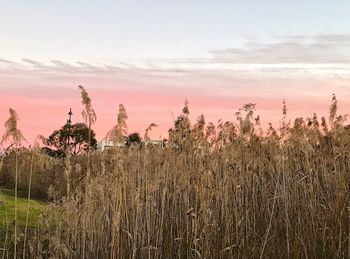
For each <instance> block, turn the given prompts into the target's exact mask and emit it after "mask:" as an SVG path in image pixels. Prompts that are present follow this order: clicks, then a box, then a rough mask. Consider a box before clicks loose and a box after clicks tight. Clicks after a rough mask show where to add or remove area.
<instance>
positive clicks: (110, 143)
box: [97, 139, 165, 152]
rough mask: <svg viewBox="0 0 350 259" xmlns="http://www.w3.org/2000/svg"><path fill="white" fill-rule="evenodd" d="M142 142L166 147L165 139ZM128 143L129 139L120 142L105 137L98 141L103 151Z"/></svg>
mask: <svg viewBox="0 0 350 259" xmlns="http://www.w3.org/2000/svg"><path fill="white" fill-rule="evenodd" d="M142 144H143V145H154V146H161V147H164V146H165V141H164V140H162V139H151V140H148V141H143V142H142ZM126 145H127V139H125V141H124V142H118V143H115V142H114V141H113V140H106V139H104V140H102V141H100V142H98V143H97V150H99V151H101V152H102V151H104V150H106V149H109V148H113V147H125V146H126Z"/></svg>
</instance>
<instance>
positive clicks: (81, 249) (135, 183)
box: [3, 96, 350, 258]
mask: <svg viewBox="0 0 350 259" xmlns="http://www.w3.org/2000/svg"><path fill="white" fill-rule="evenodd" d="M189 112H190V111H189V107H188V102H185V107H184V109H183V112H182V114H181V115H180V116H179V117H178V119H177V120H176V121H175V123H174V126H173V128H172V130H171V132H170V141H169V144H168V145H167V146H166V147H160V146H152V145H147V146H144V147H142V148H140V147H139V146H131V147H120V148H116V149H110V150H106V151H104V152H102V153H91V154H86V155H81V156H72V157H71V158H70V160H69V162H67V161H66V162H65V161H64V159H60V160H58V159H52V160H47V161H48V164H50V163H58V162H57V161H59V163H61V164H62V166H58V167H55V170H53V172H55V174H57V175H59V174H61V175H62V178H58V179H60V180H61V181H62V182H61V183H64V182H65V178H64V177H65V176H64V173H65V170H67V164H66V165H64V163H68V164H69V166H68V170H69V177H70V180H69V183H70V191H68V190H67V189H66V188H61V189H59V188H58V189H57V192H58V198H57V203H55V204H53V205H52V206H53V209H52V210H51V212H50V213H47V214H45V215H43V217H41V219H40V221H39V224H38V228H37V229H36V230H35V231H34V232H33V233H31V235H29V236H28V238H27V244H28V247H29V249H27V250H26V251H25V253H26V256H28V257H53V258H345V257H348V255H349V253H350V219H349V215H350V213H349V211H350V209H349V208H350V206H349V202H350V174H349V172H350V162H349V161H350V153H349V147H350V127H349V126H347V125H346V124H345V116H343V115H338V114H337V101H336V98H335V96H333V99H332V104H331V106H330V116H329V119H328V120H326V119H325V118H324V117H323V118H321V119H318V117H317V116H316V115H314V116H313V117H311V118H296V119H295V120H294V122H293V123H291V121H290V119H289V118H288V115H287V106H286V104H285V103H283V108H282V119H281V123H280V126H279V127H278V128H274V127H273V126H272V125H270V127H269V128H268V129H267V130H266V131H263V130H262V129H261V126H260V118H259V117H258V116H256V115H255V106H254V104H247V105H245V106H243V107H242V109H241V110H239V111H238V112H237V114H236V116H235V117H236V120H235V121H227V122H224V121H221V120H220V121H219V122H218V124H217V125H215V124H214V123H211V122H209V123H206V122H205V119H204V116H200V117H199V118H198V119H197V121H196V122H195V123H194V124H193V125H192V123H191V121H190V120H189ZM24 155H25V152H24V153H23V154H21V156H20V159H23V156H24ZM87 157H90V162H89V164H87V159H86V158H87ZM11 161H13V160H9V159H5V160H4V164H6V163H10V162H11ZM25 161H27V160H25ZM26 163H27V165H30V163H29V161H28V162H26ZM38 163H39V162H38ZM25 166H26V164H23V165H22V166H21V168H23V167H25ZM89 167H90V170H91V175H90V181H88V182H79V179H82V178H81V177H82V175H84V174H86V170H88V168H89ZM6 168H7V169H6ZM40 168H41V165H40V164H38V166H37V169H38V170H40ZM5 169H6V170H9V169H8V167H5ZM3 171H4V170H3ZM36 171H37V170H36ZM48 173H49V172H48ZM10 175H11V174H10ZM37 175H38V173H36V174H35V177H38V176H37ZM56 186H57V187H58V186H59V185H56ZM68 192H69V193H70V194H69V198H67V196H66V195H67V193H68ZM7 249H9V251H12V250H11V249H12V248H11V247H10V245H8V247H7ZM18 253H23V249H20V250H19V251H18Z"/></svg>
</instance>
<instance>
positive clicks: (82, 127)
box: [47, 123, 97, 156]
mask: <svg viewBox="0 0 350 259" xmlns="http://www.w3.org/2000/svg"><path fill="white" fill-rule="evenodd" d="M90 130H91V129H90ZM90 130H89V127H88V126H87V125H86V124H85V123H75V124H73V125H70V126H69V125H67V124H66V125H64V126H63V127H62V128H61V129H59V130H55V131H54V132H53V133H52V134H51V135H50V136H49V138H48V139H47V144H48V146H49V147H50V148H53V149H54V150H55V154H56V156H61V155H63V154H64V151H65V150H66V149H68V150H70V151H71V153H72V154H73V155H78V154H84V153H87V152H88V151H89V148H90V149H91V150H92V149H96V147H97V141H96V138H95V136H96V134H95V132H94V131H93V130H91V135H90V136H89V131H90ZM89 137H90V143H89Z"/></svg>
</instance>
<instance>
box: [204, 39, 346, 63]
mask: <svg viewBox="0 0 350 259" xmlns="http://www.w3.org/2000/svg"><path fill="white" fill-rule="evenodd" d="M210 52H211V53H212V54H213V58H212V59H211V61H212V62H225V63H241V64H283V63H287V64H291V63H295V64H350V34H319V35H314V36H293V37H291V36H289V37H285V38H282V39H279V40H278V41H275V42H272V43H256V42H252V43H248V44H246V45H245V46H244V47H242V48H227V49H219V50H212V51H210Z"/></svg>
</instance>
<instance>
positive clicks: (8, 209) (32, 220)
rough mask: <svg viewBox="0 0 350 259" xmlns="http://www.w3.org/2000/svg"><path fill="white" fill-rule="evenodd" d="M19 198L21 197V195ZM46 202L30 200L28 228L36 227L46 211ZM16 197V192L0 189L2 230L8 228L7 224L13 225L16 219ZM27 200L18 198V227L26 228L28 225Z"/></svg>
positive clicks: (0, 225) (0, 221) (0, 222)
mask: <svg viewBox="0 0 350 259" xmlns="http://www.w3.org/2000/svg"><path fill="white" fill-rule="evenodd" d="M19 196H21V195H20V194H19ZM45 208H46V206H45V203H44V202H41V201H38V200H30V202H29V218H28V226H29V227H36V226H37V224H38V216H39V215H40V214H41V213H42V212H43V211H44V210H45ZM14 209H15V197H14V191H13V190H8V189H1V188H0V228H6V224H7V223H10V224H11V223H12V222H13V220H14V219H15V210H14ZM26 213H27V199H26V198H22V197H18V198H17V222H18V226H20V227H24V226H25V223H26Z"/></svg>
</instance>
